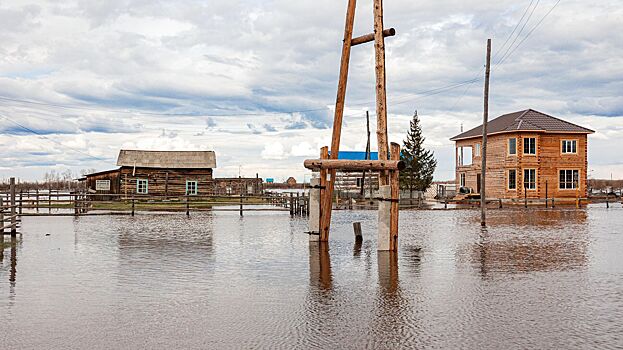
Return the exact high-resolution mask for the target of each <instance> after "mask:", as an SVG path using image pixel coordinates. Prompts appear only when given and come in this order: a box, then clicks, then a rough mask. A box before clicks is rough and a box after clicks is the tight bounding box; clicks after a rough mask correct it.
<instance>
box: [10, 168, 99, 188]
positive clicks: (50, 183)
mask: <svg viewBox="0 0 623 350" xmlns="http://www.w3.org/2000/svg"><path fill="white" fill-rule="evenodd" d="M95 171H96V170H95V169H82V170H80V173H79V174H77V173H75V172H72V171H71V169H65V170H62V171H61V170H59V171H57V170H56V169H52V170H50V171H48V172H46V173H45V174H44V175H43V180H42V181H23V180H20V179H15V182H16V185H17V189H18V190H22V191H29V190H50V189H51V190H58V191H71V190H75V189H79V188H80V186H81V184H80V183H79V182H78V181H77V179H78V178H79V177H82V176H84V175H85V174H90V173H94V172H95ZM9 181H10V180H9V179H8V178H5V179H2V181H1V182H0V190H1V191H3V192H4V191H7V190H8V189H9Z"/></svg>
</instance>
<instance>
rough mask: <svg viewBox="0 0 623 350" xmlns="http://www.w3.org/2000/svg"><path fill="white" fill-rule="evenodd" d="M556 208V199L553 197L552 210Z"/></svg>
mask: <svg viewBox="0 0 623 350" xmlns="http://www.w3.org/2000/svg"><path fill="white" fill-rule="evenodd" d="M553 208H556V202H555V201H554V197H552V209H553Z"/></svg>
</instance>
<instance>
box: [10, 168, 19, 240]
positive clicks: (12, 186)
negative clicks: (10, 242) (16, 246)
mask: <svg viewBox="0 0 623 350" xmlns="http://www.w3.org/2000/svg"><path fill="white" fill-rule="evenodd" d="M9 186H10V191H11V211H10V213H11V236H15V235H16V234H17V224H16V223H17V220H15V214H16V210H15V178H14V177H12V178H11V180H10V185H9Z"/></svg>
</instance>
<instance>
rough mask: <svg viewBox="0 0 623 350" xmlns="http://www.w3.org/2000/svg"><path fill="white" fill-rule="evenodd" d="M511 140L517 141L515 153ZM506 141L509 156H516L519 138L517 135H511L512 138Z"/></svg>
mask: <svg viewBox="0 0 623 350" xmlns="http://www.w3.org/2000/svg"><path fill="white" fill-rule="evenodd" d="M511 140H513V141H514V142H515V147H514V153H511ZM506 143H507V146H506V154H507V155H508V156H511V157H516V156H517V138H516V137H510V138H508V141H507V142H506Z"/></svg>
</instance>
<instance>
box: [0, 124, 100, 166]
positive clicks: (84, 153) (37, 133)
mask: <svg viewBox="0 0 623 350" xmlns="http://www.w3.org/2000/svg"><path fill="white" fill-rule="evenodd" d="M0 118H3V119H5V120H8V121H10V122H11V123H13V124H15V125H17V126H18V127H19V128H21V129H23V130H26V131H28V132H30V133H32V134H35V135H38V136H39V137H42V138H44V139H46V140H48V141H51V142H53V143H55V144H57V145H60V146H62V147H63V148H67V149H70V150H72V151H74V152H78V153H81V154H83V155H85V156H87V157H89V158H93V159H95V160H106V159H103V158H99V157H95V156H92V155H90V154H88V153H86V152H83V151H81V150H79V149H76V148H73V147H69V146H67V145H64V144H62V143H61V142H58V141H56V140H54V139H51V138H49V137H47V136H46V135H44V134H42V133H40V132H38V131H36V130H33V129H31V128H29V127H27V126H25V125H22V124H20V123H18V122H16V121H15V120H13V119H11V118H9V117H7V116H5V115H3V114H0Z"/></svg>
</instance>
